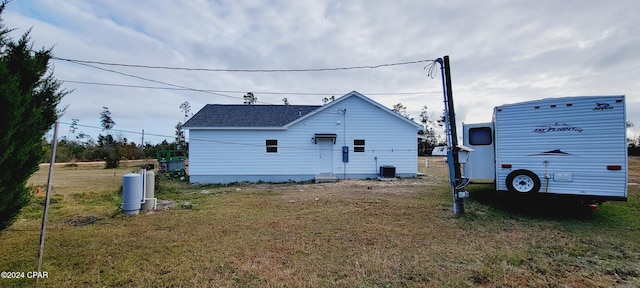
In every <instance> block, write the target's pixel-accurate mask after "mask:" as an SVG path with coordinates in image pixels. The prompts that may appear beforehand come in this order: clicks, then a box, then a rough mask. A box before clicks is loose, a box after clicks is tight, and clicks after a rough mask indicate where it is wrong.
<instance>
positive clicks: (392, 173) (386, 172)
mask: <svg viewBox="0 0 640 288" xmlns="http://www.w3.org/2000/svg"><path fill="white" fill-rule="evenodd" d="M379 175H380V177H382V178H395V177H396V167H393V166H391V165H383V166H380V174H379Z"/></svg>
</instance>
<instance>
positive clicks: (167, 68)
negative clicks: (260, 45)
mask: <svg viewBox="0 0 640 288" xmlns="http://www.w3.org/2000/svg"><path fill="white" fill-rule="evenodd" d="M52 59H54V60H60V61H67V62H72V63H76V64H95V65H106V66H120V67H131V68H144V69H164V70H185V71H206V72H246V73H274V72H323V71H339V70H356V69H377V68H382V67H390V66H401V65H409V64H417V63H424V62H434V61H435V60H433V59H423V60H416V61H407V62H397V63H387V64H377V65H364V66H347V67H333V68H307V69H221V68H188V67H170V66H152V65H139V64H124V63H110V62H101V61H89V60H78V59H68V58H60V57H55V56H54V57H52Z"/></svg>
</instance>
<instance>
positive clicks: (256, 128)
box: [182, 126, 287, 131]
mask: <svg viewBox="0 0 640 288" xmlns="http://www.w3.org/2000/svg"><path fill="white" fill-rule="evenodd" d="M182 128H184V129H187V130H228V131H229V130H287V128H286V127H204V126H202V127H182Z"/></svg>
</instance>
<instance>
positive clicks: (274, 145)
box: [266, 139, 278, 153]
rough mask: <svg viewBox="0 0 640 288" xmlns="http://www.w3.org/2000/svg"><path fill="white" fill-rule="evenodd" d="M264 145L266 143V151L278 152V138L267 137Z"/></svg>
mask: <svg viewBox="0 0 640 288" xmlns="http://www.w3.org/2000/svg"><path fill="white" fill-rule="evenodd" d="M266 145H267V153H278V140H269V139H267V141H266Z"/></svg>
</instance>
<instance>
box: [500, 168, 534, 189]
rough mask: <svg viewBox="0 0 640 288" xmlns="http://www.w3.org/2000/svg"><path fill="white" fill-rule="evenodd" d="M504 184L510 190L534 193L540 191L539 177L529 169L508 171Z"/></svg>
mask: <svg viewBox="0 0 640 288" xmlns="http://www.w3.org/2000/svg"><path fill="white" fill-rule="evenodd" d="M506 184H507V189H509V191H510V192H518V193H536V192H538V191H540V178H538V175H536V174H535V173H533V172H531V171H529V170H524V169H519V170H515V171H513V172H511V173H509V175H507V183H506Z"/></svg>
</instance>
